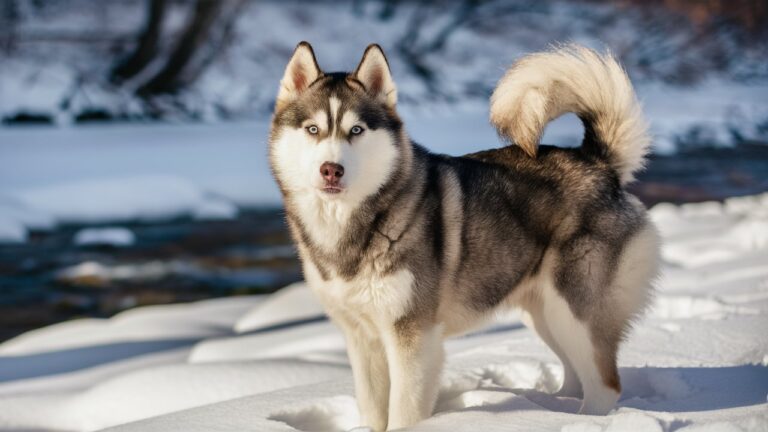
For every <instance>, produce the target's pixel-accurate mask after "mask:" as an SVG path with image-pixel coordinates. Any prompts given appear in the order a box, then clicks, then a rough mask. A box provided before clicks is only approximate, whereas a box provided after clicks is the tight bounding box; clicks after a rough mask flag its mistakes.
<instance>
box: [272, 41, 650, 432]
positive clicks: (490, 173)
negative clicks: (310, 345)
mask: <svg viewBox="0 0 768 432" xmlns="http://www.w3.org/2000/svg"><path fill="white" fill-rule="evenodd" d="M396 102H397V89H396V87H395V83H394V81H393V79H392V76H391V74H390V70H389V65H388V63H387V59H386V58H385V56H384V53H383V51H382V50H381V48H380V47H379V46H378V45H371V46H369V47H368V48H367V49H366V50H365V53H364V54H363V57H362V60H361V61H360V64H359V65H358V66H357V69H355V71H354V72H352V73H344V72H335V73H325V72H323V71H322V70H321V69H320V67H319V66H318V63H317V61H316V59H315V55H314V53H313V51H312V48H311V46H310V45H309V44H308V43H306V42H302V43H300V44H299V45H298V47H297V48H296V50H295V52H294V54H293V56H292V58H291V59H290V61H289V63H288V66H287V68H286V71H285V75H284V77H283V79H282V81H281V82H280V89H279V92H278V96H277V100H276V106H275V112H274V117H273V120H272V129H271V133H270V139H269V141H270V147H269V153H270V163H271V167H272V171H273V174H274V177H275V178H276V180H277V183H278V185H279V187H280V190H281V192H282V195H283V198H284V201H285V209H286V215H287V220H288V224H289V227H290V230H291V234H292V236H293V238H294V240H295V242H296V245H297V248H298V251H299V255H300V257H301V260H302V263H303V271H304V276H305V278H306V280H307V282H308V284H309V286H310V287H311V289H312V290H313V291H314V293H315V294H316V295H317V297H318V298H319V299H320V301H321V303H322V304H323V305H324V307H325V309H326V311H327V313H328V315H329V316H330V318H331V320H332V321H333V322H334V323H336V324H337V325H338V327H340V328H341V330H342V331H343V333H344V336H345V339H346V342H347V349H348V354H349V359H350V363H351V365H352V370H353V374H354V378H355V392H356V396H357V402H358V405H359V409H360V414H361V420H362V422H363V424H364V425H365V426H369V427H371V428H373V429H375V430H377V431H383V430H387V429H397V428H401V427H404V426H408V425H412V424H414V423H416V422H418V421H420V420H422V419H424V418H426V417H428V416H430V415H431V414H432V411H433V409H434V407H435V403H436V399H437V393H438V387H439V379H440V372H441V368H442V363H443V357H444V356H443V342H442V341H443V339H444V338H445V337H448V336H451V335H456V334H460V333H462V332H466V331H468V330H471V329H473V328H476V327H477V326H478V325H481V324H483V323H484V322H487V321H488V319H489V318H490V317H492V316H493V315H494V314H495V313H496V312H498V311H501V310H505V309H508V308H512V307H517V308H520V309H521V310H522V311H524V312H525V315H526V316H527V317H528V321H529V322H530V325H531V327H532V328H533V329H534V330H535V331H536V332H537V333H538V334H539V336H540V337H541V338H542V339H543V340H544V341H545V342H546V343H547V345H549V347H550V348H551V349H552V351H554V352H555V354H557V356H558V357H559V359H560V360H561V362H562V364H563V368H564V380H563V381H564V382H563V384H562V388H561V389H560V390H559V392H558V394H559V395H562V396H569V397H578V398H583V402H582V404H581V408H580V413H584V414H600V415H602V414H606V413H607V412H608V411H609V410H611V408H612V407H613V406H614V404H615V403H616V401H617V399H618V397H619V393H620V391H621V385H620V382H619V375H618V371H617V368H616V355H617V351H618V349H619V344H620V343H621V342H622V339H623V338H624V336H625V335H626V333H627V331H628V329H629V328H630V324H631V322H632V320H633V319H634V318H636V317H637V316H638V315H639V314H640V313H641V312H642V311H643V309H644V307H645V306H646V304H647V303H648V301H649V298H650V296H651V294H652V282H653V279H654V277H655V275H656V272H657V260H658V239H657V234H656V231H655V229H654V227H653V225H652V224H651V222H650V221H649V220H648V217H647V215H646V212H645V209H644V207H643V205H642V204H641V203H640V202H639V201H638V200H637V199H636V198H635V197H634V196H632V195H630V194H629V193H628V192H627V191H626V190H625V189H624V186H625V185H626V184H627V183H629V182H631V181H632V180H633V174H634V173H635V172H636V171H637V170H638V169H640V168H641V167H642V166H643V163H644V158H645V155H646V153H647V151H648V148H649V145H650V138H649V135H648V133H647V126H646V122H645V120H644V119H643V116H642V113H641V111H640V106H639V104H638V102H637V99H636V97H635V94H634V91H633V89H632V85H631V84H630V82H629V79H628V78H627V75H626V74H625V72H624V70H623V69H622V68H621V66H619V64H618V63H617V62H616V61H615V60H614V59H613V58H612V57H611V56H610V55H609V54H598V53H596V52H594V51H592V50H589V49H587V48H583V47H578V46H566V47H563V48H559V49H555V50H553V51H549V52H543V53H538V54H533V55H529V56H527V57H524V58H523V59H521V60H519V61H518V62H516V63H515V64H514V65H512V67H511V68H510V69H509V70H508V71H507V73H506V75H504V77H503V78H502V79H501V81H500V82H499V84H498V86H497V87H496V90H495V91H494V93H493V96H492V97H491V110H490V117H491V122H492V123H493V125H494V126H495V127H496V128H497V129H498V131H499V134H500V135H501V136H502V137H503V138H505V139H506V140H508V141H509V142H510V143H511V144H514V145H509V146H505V147H501V148H496V149H491V150H486V151H482V152H479V153H474V154H469V155H466V156H461V157H452V156H446V155H441V154H434V153H430V152H429V151H428V150H427V149H426V148H424V147H422V146H420V145H419V144H416V143H414V142H413V141H412V140H411V139H410V138H409V137H408V134H407V133H406V131H405V128H404V126H403V123H402V121H401V119H400V117H399V116H398V114H397V109H396ZM566 112H573V113H576V114H577V115H578V117H580V119H581V120H582V122H583V124H584V128H585V134H584V139H583V141H582V143H581V147H579V148H573V149H565V148H557V147H551V146H544V145H539V139H540V137H541V135H542V131H543V130H544V127H545V125H546V124H547V123H548V122H549V121H551V120H553V119H555V118H556V117H558V116H560V115H562V114H564V113H566Z"/></svg>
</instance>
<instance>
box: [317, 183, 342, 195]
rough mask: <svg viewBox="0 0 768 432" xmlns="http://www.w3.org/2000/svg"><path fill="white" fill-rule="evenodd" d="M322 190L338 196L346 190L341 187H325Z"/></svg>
mask: <svg viewBox="0 0 768 432" xmlns="http://www.w3.org/2000/svg"><path fill="white" fill-rule="evenodd" d="M320 190H321V191H323V193H326V194H329V195H336V194H340V193H342V192H344V188H343V187H341V186H339V185H325V186H323V187H322V188H321V189H320Z"/></svg>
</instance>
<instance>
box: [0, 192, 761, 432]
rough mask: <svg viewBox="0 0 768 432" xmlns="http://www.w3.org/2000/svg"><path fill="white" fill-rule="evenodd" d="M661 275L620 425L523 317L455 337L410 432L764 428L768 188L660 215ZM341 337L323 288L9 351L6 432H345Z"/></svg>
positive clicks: (154, 312)
mask: <svg viewBox="0 0 768 432" xmlns="http://www.w3.org/2000/svg"><path fill="white" fill-rule="evenodd" d="M652 217H653V219H654V220H655V221H656V223H657V224H658V226H659V228H660V230H661V232H662V235H663V237H664V248H663V258H664V262H665V264H664V273H663V278H662V280H661V281H660V283H659V285H660V286H659V292H658V295H657V297H656V300H655V305H654V307H653V309H652V310H651V311H650V312H649V313H648V315H647V316H646V317H645V318H644V319H643V320H642V321H641V322H639V323H638V325H637V327H636V329H635V331H634V332H633V333H632V335H631V337H630V338H629V341H628V342H627V344H626V345H625V346H624V349H623V350H622V352H621V356H620V361H619V363H620V366H621V376H622V380H623V387H624V394H623V395H622V399H621V400H620V402H619V406H618V407H617V409H616V410H615V411H613V412H612V413H611V414H610V415H608V416H606V417H590V416H579V415H576V414H574V412H575V411H576V410H577V408H578V401H576V400H574V399H567V398H556V397H554V396H551V395H549V394H548V392H550V391H552V390H553V389H556V388H557V384H558V382H559V380H560V379H561V374H562V370H561V368H560V366H559V364H557V362H556V359H555V356H554V355H553V354H552V353H550V352H549V351H548V350H547V348H546V347H545V345H544V344H543V343H542V342H540V341H539V340H538V339H537V338H536V336H535V335H534V334H533V333H532V332H531V331H529V330H528V329H526V328H525V327H523V326H522V324H521V323H520V321H519V320H518V319H517V317H515V316H510V317H508V318H507V319H505V320H504V321H501V322H499V323H497V324H496V325H495V326H493V327H491V328H490V329H488V330H486V331H483V332H479V333H475V334H471V335H468V336H465V337H462V338H459V339H454V340H451V341H449V342H448V343H447V351H448V356H447V367H446V372H445V374H444V377H443V379H442V384H441V390H440V399H439V403H438V407H437V410H436V411H437V412H436V413H435V415H434V416H433V417H432V418H430V419H428V420H426V421H424V422H422V423H421V424H419V425H417V426H414V427H413V428H410V429H409V430H413V431H457V430H459V431H463V430H466V431H478V430H482V431H530V430H561V431H563V432H600V431H612V432H618V431H638V432H644V431H647V432H660V431H665V432H666V431H685V432H705V431H706V432H712V431H728V432H730V431H733V432H739V431H755V432H757V431H766V430H768V405H767V404H766V394H767V392H768V194H764V195H761V196H754V197H744V198H734V199H730V200H728V201H726V202H725V203H723V204H721V203H704V204H689V205H683V206H673V205H667V204H662V205H658V206H656V207H655V208H654V209H653V210H652ZM357 421H358V415H357V410H356V408H355V401H354V394H353V390H352V376H351V372H350V369H349V365H348V362H347V359H346V355H345V350H344V341H343V338H342V337H341V334H340V333H339V331H338V330H337V329H336V328H334V327H333V326H332V325H331V324H330V323H329V322H328V321H327V320H324V319H323V318H322V314H321V310H320V308H319V306H318V305H317V304H316V303H315V301H314V299H313V297H312V296H311V294H310V292H309V290H308V289H307V288H306V287H305V286H303V285H294V286H292V287H291V288H289V289H288V290H287V291H284V292H278V293H277V294H274V295H272V296H269V297H236V298H227V299H219V300H209V301H204V302H199V303H193V304H182V305H173V306H153V307H146V308H140V309H135V310H131V311H128V312H125V313H122V314H120V315H117V316H115V317H113V318H112V319H109V320H96V319H90V320H78V321H72V322H67V323H62V324H58V325H55V326H51V327H47V328H43V329H40V330H36V331H33V332H29V333H27V334H24V335H22V336H20V337H18V338H16V339H13V340H10V341H8V342H6V343H4V344H2V345H0V430H8V431H11V430H67V431H89V430H99V429H102V428H111V429H110V430H112V431H121V432H148V431H185V432H189V431H213V430H216V431H295V430H303V431H340V430H349V429H351V428H353V427H355V426H356V425H357Z"/></svg>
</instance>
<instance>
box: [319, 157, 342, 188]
mask: <svg viewBox="0 0 768 432" xmlns="http://www.w3.org/2000/svg"><path fill="white" fill-rule="evenodd" d="M320 175H321V176H323V178H324V179H325V181H326V182H328V183H338V181H339V179H341V177H342V176H343V175H344V167H343V166H341V165H339V164H337V163H333V162H323V164H322V165H320Z"/></svg>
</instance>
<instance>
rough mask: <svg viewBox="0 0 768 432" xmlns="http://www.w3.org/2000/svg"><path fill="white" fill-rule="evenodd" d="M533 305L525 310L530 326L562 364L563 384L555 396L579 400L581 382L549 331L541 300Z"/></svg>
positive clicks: (581, 393)
mask: <svg viewBox="0 0 768 432" xmlns="http://www.w3.org/2000/svg"><path fill="white" fill-rule="evenodd" d="M533 303H534V304H533V305H531V306H530V307H527V308H526V311H527V312H528V315H530V317H531V320H530V321H531V322H530V326H531V327H532V328H533V330H534V331H535V332H536V334H538V335H539V337H540V338H541V339H542V340H543V341H544V342H545V343H546V344H547V346H549V348H550V349H551V350H552V351H553V352H554V353H555V354H556V355H557V358H558V359H560V363H562V364H563V384H562V385H561V386H560V390H558V391H557V392H556V393H555V395H557V396H566V397H576V398H581V397H582V395H583V392H582V389H581V382H579V377H578V375H577V374H576V370H575V369H574V368H573V365H572V364H571V361H570V360H569V359H568V356H567V355H566V354H565V352H564V351H563V349H562V348H560V345H559V344H558V343H557V341H556V340H555V337H554V336H553V335H552V332H551V331H550V330H549V325H548V324H547V319H546V316H545V315H544V308H543V305H542V301H541V300H536V301H534V302H533Z"/></svg>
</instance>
